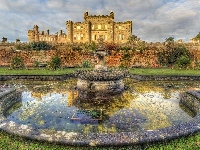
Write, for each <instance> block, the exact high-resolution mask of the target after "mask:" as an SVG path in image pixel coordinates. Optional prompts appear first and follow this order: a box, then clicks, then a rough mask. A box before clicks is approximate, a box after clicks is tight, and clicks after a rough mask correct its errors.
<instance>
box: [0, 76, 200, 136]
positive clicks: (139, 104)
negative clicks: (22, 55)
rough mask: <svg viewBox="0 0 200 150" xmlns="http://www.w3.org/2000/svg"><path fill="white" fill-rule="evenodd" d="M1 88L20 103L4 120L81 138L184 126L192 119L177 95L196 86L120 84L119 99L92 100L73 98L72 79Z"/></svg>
mask: <svg viewBox="0 0 200 150" xmlns="http://www.w3.org/2000/svg"><path fill="white" fill-rule="evenodd" d="M1 84H5V82H2V83H1ZM6 84H12V85H15V86H16V87H17V88H19V89H20V90H22V91H23V92H22V102H21V103H17V104H15V105H13V107H11V108H10V109H9V110H8V111H7V112H6V113H5V116H6V117H7V118H8V119H10V120H13V121H16V122H18V123H23V124H28V125H30V126H34V127H35V128H39V129H51V130H65V131H69V132H71V131H74V132H82V133H91V132H98V133H112V132H127V131H139V130H143V129H149V130H152V129H159V128H163V127H167V126H171V125H172V124H177V123H181V122H185V121H189V120H191V119H192V117H194V114H192V113H191V112H189V111H188V110H187V109H184V108H183V107H182V106H181V105H180V104H179V101H180V100H179V93H180V92H181V91H183V90H185V89H188V88H198V87H199V83H198V82H189V83H188V82H134V81H133V80H131V79H125V84H126V85H127V86H128V87H129V89H128V90H127V91H125V92H123V93H122V94H120V95H115V96H110V95H106V96H105V98H102V99H99V98H96V99H95V95H92V93H91V95H89V97H88V98H84V99H83V98H80V97H78V91H75V90H72V89H73V87H74V86H75V85H76V80H75V79H71V80H67V81H65V82H54V81H49V82H39V81H36V82H28V81H12V82H10V81H9V82H8V83H6ZM19 85H21V86H19ZM179 105H180V106H181V107H180V106H179ZM73 118H75V119H73Z"/></svg>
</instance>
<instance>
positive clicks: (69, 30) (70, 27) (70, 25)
mask: <svg viewBox="0 0 200 150" xmlns="http://www.w3.org/2000/svg"><path fill="white" fill-rule="evenodd" d="M66 30H67V38H68V40H69V41H70V43H73V22H72V21H70V20H69V21H66Z"/></svg>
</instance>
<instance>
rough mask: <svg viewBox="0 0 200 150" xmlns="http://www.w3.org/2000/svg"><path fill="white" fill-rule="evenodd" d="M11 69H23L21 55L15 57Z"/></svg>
mask: <svg viewBox="0 0 200 150" xmlns="http://www.w3.org/2000/svg"><path fill="white" fill-rule="evenodd" d="M10 67H11V69H23V68H24V62H23V60H22V58H21V57H13V58H12V59H11V64H10Z"/></svg>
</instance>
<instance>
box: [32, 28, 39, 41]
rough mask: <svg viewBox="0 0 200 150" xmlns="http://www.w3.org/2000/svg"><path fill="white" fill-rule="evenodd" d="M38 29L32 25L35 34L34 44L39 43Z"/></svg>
mask: <svg viewBox="0 0 200 150" xmlns="http://www.w3.org/2000/svg"><path fill="white" fill-rule="evenodd" d="M38 29H39V27H38V26H37V25H34V28H33V30H34V33H35V42H38V41H39V31H38Z"/></svg>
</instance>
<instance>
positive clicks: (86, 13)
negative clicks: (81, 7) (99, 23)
mask: <svg viewBox="0 0 200 150" xmlns="http://www.w3.org/2000/svg"><path fill="white" fill-rule="evenodd" d="M87 17H88V11H87V10H86V11H85V13H84V19H86V18H87Z"/></svg>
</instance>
